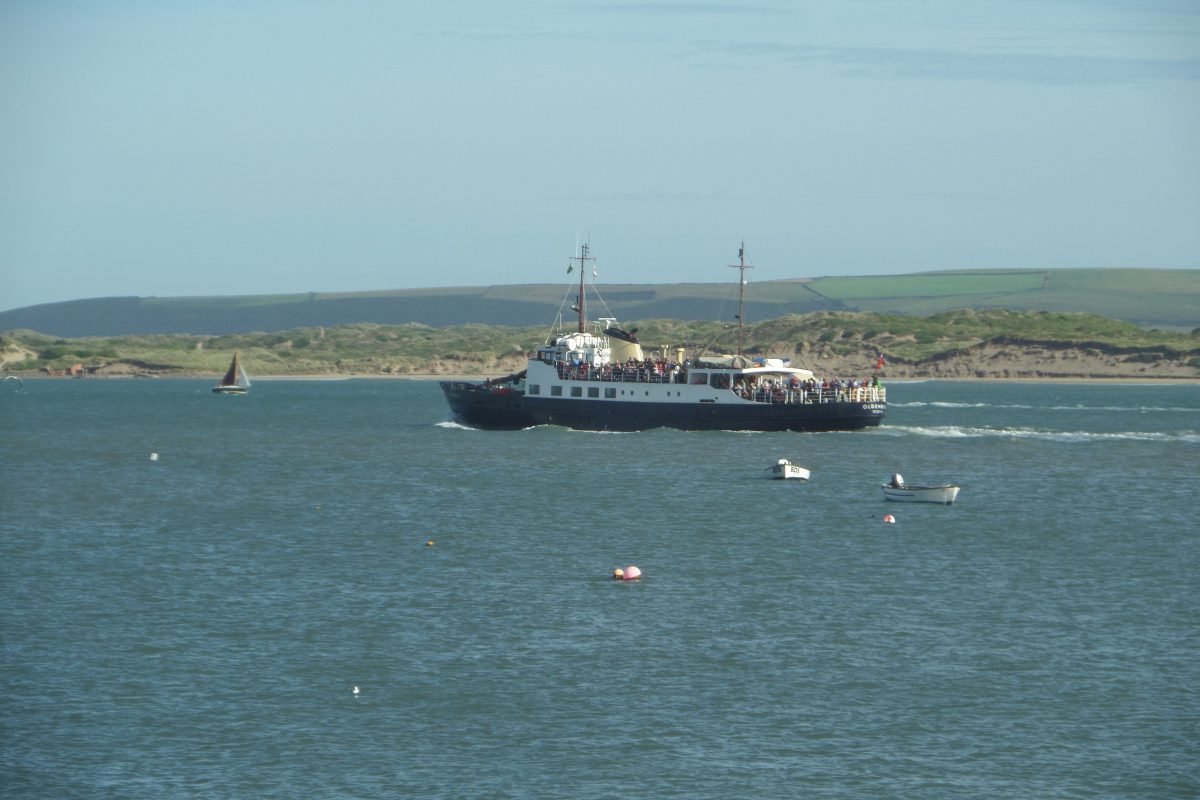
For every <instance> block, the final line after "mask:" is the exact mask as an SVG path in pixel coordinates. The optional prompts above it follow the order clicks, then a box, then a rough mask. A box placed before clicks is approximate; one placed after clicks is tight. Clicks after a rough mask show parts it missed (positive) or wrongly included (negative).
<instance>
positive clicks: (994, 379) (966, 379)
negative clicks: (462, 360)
mask: <svg viewBox="0 0 1200 800" xmlns="http://www.w3.org/2000/svg"><path fill="white" fill-rule="evenodd" d="M8 374H9V375H12V376H13V377H16V378H20V379H21V380H23V381H49V380H55V381H61V380H88V381H95V380H102V381H107V380H139V379H140V380H147V379H148V380H156V379H172V378H177V379H184V380H214V381H215V380H217V379H218V378H219V377H220V376H219V375H210V374H204V373H197V374H185V373H158V374H146V375H132V374H130V375H124V374H122V375H88V376H85V377H79V378H71V377H64V376H55V375H46V374H44V373H37V372H32V373H22V372H13V373H8ZM497 377H500V376H499V375H487V374H465V373H459V374H440V373H407V374H404V375H397V374H379V373H374V374H370V373H364V374H354V373H318V374H311V375H255V376H253V380H254V381H261V382H263V383H269V382H282V381H351V380H354V381H362V380H368V381H394V380H400V381H469V382H481V381H484V380H486V379H488V378H497ZM879 379H880V381H882V382H883V383H885V384H886V383H894V384H904V383H930V382H937V381H944V382H947V383H949V382H960V383H1098V384H1099V383H1115V384H1125V383H1127V384H1139V383H1140V384H1183V385H1200V377H1191V378H1189V377H1183V376H1178V375H1162V376H1154V375H1144V376H1134V375H1124V376H1121V375H1116V376H1114V375H1092V376H1077V375H1072V376H1067V375H1062V376H1057V375H1047V376H1040V377H1031V376H999V375H983V376H979V375H973V376H955V375H938V376H925V375H893V376H889V375H887V374H886V372H884V373H881V374H880V376H879Z"/></svg>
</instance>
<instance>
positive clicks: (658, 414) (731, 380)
mask: <svg viewBox="0 0 1200 800" xmlns="http://www.w3.org/2000/svg"><path fill="white" fill-rule="evenodd" d="M738 258H739V263H738V264H733V265H731V266H734V267H739V268H740V269H741V282H740V288H739V292H738V312H739V313H738V349H739V351H740V350H741V349H742V337H743V327H742V325H743V322H742V321H743V319H744V314H743V313H742V312H743V311H744V308H745V296H744V291H745V285H746V280H745V270H746V269H747V268H748V267H749V265H747V264H746V259H745V247H744V246H743V247H742V248H741V249H740V250H739V253H738ZM593 259H594V257H593V256H591V255H590V254H589V249H588V245H586V244H585V245H583V246H582V248H581V250H580V255H578V256H574V257H572V259H571V260H572V262H576V261H577V262H579V266H580V270H579V295H578V301H577V302H576V308H575V310H577V311H578V314H579V321H578V326H577V329H576V330H575V331H573V332H571V333H565V334H559V335H555V336H552V337H551V338H550V340H549V341H547V343H546V344H544V345H542V346H541V347H539V348H538V349H537V352H536V353H535V354H534V356H533V357H531V358H530V359H529V362H528V365H527V366H526V368H525V369H524V370H522V371H520V372H517V373H514V374H512V375H508V376H505V377H503V378H496V379H490V380H486V381H483V382H481V383H474V382H465V381H442V384H441V386H442V391H443V392H444V393H445V395H446V401H447V403H448V404H449V406H450V409H451V411H452V412H453V413H454V415H455V416H456V417H457V418H458V419H459V420H461V421H462V422H464V423H466V424H467V425H472V426H475V427H479V428H486V429H501V430H504V429H507V430H513V429H520V428H528V427H531V426H533V425H562V426H565V427H568V428H575V429H579V430H593V431H638V430H646V429H649V428H678V429H682V430H744V431H786V430H791V431H842V430H859V429H862V428H868V427H873V426H877V425H879V423H880V422H882V420H883V416H884V412H885V411H886V409H887V393H886V389H884V388H883V387H882V386H880V385H878V381H873V382H871V383H872V384H873V385H853V384H851V385H846V384H843V383H840V382H837V381H827V380H820V379H818V378H816V376H814V374H813V373H812V372H811V371H809V370H806V369H799V368H796V367H791V366H789V365H788V364H787V363H786V362H784V361H783V360H781V359H771V358H768V359H750V358H747V357H746V356H744V355H731V356H704V355H699V356H696V357H693V358H691V359H686V358H685V357H684V349H683V348H682V347H680V348H677V349H676V350H675V354H674V356H675V357H674V358H670V357H669V354H668V353H665V352H661V351H660V352H656V353H652V354H651V357H649V358H647V357H646V355H645V353H644V352H643V350H642V346H641V343H640V342H638V340H637V337H636V336H634V335H633V334H632V333H631V332H629V331H625V330H623V329H621V328H620V327H618V326H617V325H616V324H615V322H616V320H614V319H613V318H611V317H606V318H603V319H600V320H599V321H598V322H597V323H595V326H594V332H593V331H591V330H588V325H587V324H586V319H587V318H586V316H585V314H586V311H585V308H586V302H585V295H584V274H585V273H586V271H587V270H586V266H587V262H588V261H591V260H593ZM864 383H865V382H864Z"/></svg>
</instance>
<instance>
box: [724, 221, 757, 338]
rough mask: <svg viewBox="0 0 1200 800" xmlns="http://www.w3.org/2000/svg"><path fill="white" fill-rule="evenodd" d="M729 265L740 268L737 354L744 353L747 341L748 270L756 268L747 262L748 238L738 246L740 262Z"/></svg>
mask: <svg viewBox="0 0 1200 800" xmlns="http://www.w3.org/2000/svg"><path fill="white" fill-rule="evenodd" d="M729 266H731V267H733V268H734V269H736V270H738V313H737V321H738V349H737V354H738V355H739V356H740V355H742V345H743V344H744V342H745V319H746V270H748V269H754V265H753V264H747V263H746V240H745V239H743V240H742V245H741V247H739V248H738V263H736V264H730V265H729Z"/></svg>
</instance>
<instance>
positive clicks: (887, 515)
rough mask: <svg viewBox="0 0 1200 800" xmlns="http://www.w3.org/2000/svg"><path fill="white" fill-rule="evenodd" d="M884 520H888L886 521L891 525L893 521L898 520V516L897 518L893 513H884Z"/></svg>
mask: <svg viewBox="0 0 1200 800" xmlns="http://www.w3.org/2000/svg"><path fill="white" fill-rule="evenodd" d="M883 521H884V522H886V523H888V524H889V525H890V524H892V523H893V522H895V521H896V518H895V517H893V516H892V515H891V514H884V515H883Z"/></svg>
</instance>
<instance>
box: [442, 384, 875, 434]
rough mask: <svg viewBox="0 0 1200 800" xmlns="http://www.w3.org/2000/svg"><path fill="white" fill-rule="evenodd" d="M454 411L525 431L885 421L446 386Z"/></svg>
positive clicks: (860, 405) (857, 413)
mask: <svg viewBox="0 0 1200 800" xmlns="http://www.w3.org/2000/svg"><path fill="white" fill-rule="evenodd" d="M441 386H442V391H443V392H444V393H445V395H446V402H447V403H448V404H449V406H450V410H451V411H452V412H453V413H454V415H455V417H457V418H458V419H459V420H460V421H462V422H463V423H465V424H467V425H471V426H473V427H477V428H485V429H489V430H519V429H521V428H528V427H531V426H534V425H561V426H563V427H567V428H574V429H576V430H589V431H641V430H649V429H651V428H676V429H679V430H699V431H704V430H739V431H814V432H815V431H853V430H861V429H863V428H870V427H876V426H878V425H879V423H880V422H882V421H883V413H884V408H885V404H884V403H880V402H850V401H838V402H823V403H786V404H783V403H780V404H776V403H738V402H730V403H717V402H694V403H685V402H629V401H624V402H622V401H620V400H588V399H581V398H571V399H566V398H552V397H530V396H528V395H526V394H524V393H523V392H521V391H519V390H515V389H508V388H500V389H498V388H496V387H491V386H487V385H481V384H475V383H467V382H462V381H443V382H442V384H441Z"/></svg>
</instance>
